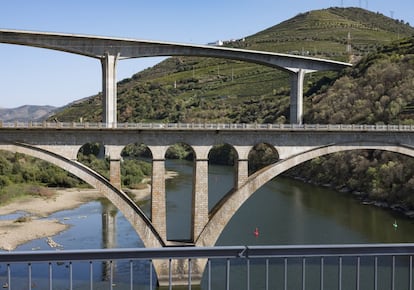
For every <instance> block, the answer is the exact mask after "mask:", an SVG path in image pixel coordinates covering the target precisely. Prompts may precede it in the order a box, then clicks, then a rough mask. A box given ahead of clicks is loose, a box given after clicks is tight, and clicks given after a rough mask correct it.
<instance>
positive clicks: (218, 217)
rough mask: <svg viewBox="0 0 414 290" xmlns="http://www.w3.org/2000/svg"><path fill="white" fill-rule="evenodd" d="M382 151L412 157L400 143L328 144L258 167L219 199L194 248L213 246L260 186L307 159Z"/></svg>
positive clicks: (413, 153)
mask: <svg viewBox="0 0 414 290" xmlns="http://www.w3.org/2000/svg"><path fill="white" fill-rule="evenodd" d="M361 149H371V150H382V151H389V152H394V153H400V154H404V155H407V156H410V157H414V148H413V147H409V146H404V145H401V144H391V143H385V142H371V141H366V142H352V143H351V142H350V143H341V144H332V145H327V146H322V147H318V148H315V149H311V150H308V151H305V152H302V153H299V154H297V155H294V156H291V157H289V158H286V159H283V160H279V161H278V162H276V163H274V164H271V165H269V166H267V167H265V168H262V169H260V170H258V171H257V172H255V173H254V174H252V175H251V176H249V178H248V179H247V181H246V182H245V183H244V184H243V185H242V186H241V187H240V188H239V189H237V190H233V191H231V192H229V193H228V194H227V195H226V196H225V197H224V198H223V200H221V201H220V202H219V204H217V206H216V207H215V208H214V209H213V210H212V211H211V212H210V219H209V222H208V223H207V224H206V226H205V228H204V230H203V232H202V233H201V234H200V236H199V239H198V240H197V242H196V245H197V246H212V245H214V244H215V243H216V241H217V239H218V238H219V236H220V234H221V233H222V231H223V230H224V228H225V226H226V225H227V223H228V222H229V221H230V219H231V218H232V217H233V215H234V214H235V213H236V212H237V210H238V209H239V208H240V207H241V206H242V205H243V203H244V202H245V201H246V200H247V199H249V197H251V196H252V195H253V194H254V193H255V192H256V191H257V190H258V189H259V188H260V187H262V186H263V185H265V184H266V183H268V182H269V181H270V180H272V179H273V178H275V177H276V176H278V175H280V174H281V173H283V172H285V171H287V170H288V169H290V168H292V167H295V166H297V165H299V164H302V163H304V162H306V161H308V160H311V159H314V158H317V157H320V156H323V155H328V154H332V153H336V152H341V151H350V150H361Z"/></svg>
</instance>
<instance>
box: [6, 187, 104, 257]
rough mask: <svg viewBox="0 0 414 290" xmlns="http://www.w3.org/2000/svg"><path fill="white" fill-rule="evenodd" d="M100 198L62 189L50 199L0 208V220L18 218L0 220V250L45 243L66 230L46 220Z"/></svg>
mask: <svg viewBox="0 0 414 290" xmlns="http://www.w3.org/2000/svg"><path fill="white" fill-rule="evenodd" d="M101 196H102V195H101V194H100V193H99V192H98V191H97V190H92V189H64V190H57V191H56V194H55V195H53V196H52V197H50V198H43V197H31V196H28V197H25V198H22V199H19V200H17V201H14V202H11V203H9V204H7V205H4V206H1V207H0V216H5V215H11V214H13V213H21V215H20V216H19V217H18V218H17V219H16V218H14V219H4V220H0V236H1V239H0V249H2V250H6V251H12V250H14V249H16V247H18V246H19V245H21V244H24V243H27V242H29V241H31V240H35V239H41V238H45V239H46V238H47V237H50V236H54V235H57V234H59V233H60V232H62V231H65V230H67V229H68V228H69V225H67V224H63V223H61V222H60V221H58V220H56V219H47V218H46V217H47V216H49V215H50V214H52V213H55V212H58V211H62V210H67V209H74V208H77V207H79V206H80V205H82V204H84V203H86V202H89V201H92V200H96V199H98V198H99V197H101ZM45 241H46V240H45Z"/></svg>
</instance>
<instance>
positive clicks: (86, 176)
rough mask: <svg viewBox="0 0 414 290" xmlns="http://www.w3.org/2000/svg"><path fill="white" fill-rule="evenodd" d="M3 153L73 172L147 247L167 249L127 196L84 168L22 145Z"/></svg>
mask: <svg viewBox="0 0 414 290" xmlns="http://www.w3.org/2000/svg"><path fill="white" fill-rule="evenodd" d="M0 150H5V151H9V152H13V153H22V154H26V155H29V156H32V157H35V158H39V159H42V160H44V161H47V162H50V163H52V164H54V165H56V166H58V167H60V168H62V169H64V170H66V171H68V172H71V173H72V174H73V175H75V176H77V177H79V178H80V179H82V180H83V181H85V182H87V183H88V184H90V185H91V186H92V187H94V188H96V189H98V190H99V191H100V192H101V193H102V194H103V196H105V197H106V198H107V199H108V200H110V201H111V202H112V203H113V204H114V205H115V206H116V207H117V208H118V209H119V210H120V211H121V212H122V213H123V214H124V216H125V217H126V219H127V220H128V221H129V222H130V223H131V225H132V227H133V228H134V229H135V231H136V232H137V234H138V235H139V237H140V238H141V240H142V241H143V243H144V245H145V247H162V246H164V242H163V241H162V239H161V238H160V236H159V234H158V233H157V231H156V230H155V229H154V227H153V226H152V223H151V222H150V221H149V220H148V219H147V217H146V216H145V214H144V213H143V212H142V211H141V209H140V208H139V207H138V206H137V205H136V204H135V203H134V202H133V201H132V200H131V199H130V198H129V197H128V196H127V195H126V194H125V193H123V192H122V191H121V190H118V189H117V188H115V187H114V186H113V185H112V184H111V183H110V182H109V181H108V180H107V179H105V178H104V177H102V176H101V175H99V174H98V173H96V172H94V171H93V170H91V169H89V168H88V167H86V166H84V165H83V164H81V163H79V162H77V161H73V160H69V159H67V158H65V157H62V156H59V155H57V154H55V153H52V152H49V151H47V150H44V149H41V148H38V147H35V146H31V145H27V144H22V143H14V144H1V145H0Z"/></svg>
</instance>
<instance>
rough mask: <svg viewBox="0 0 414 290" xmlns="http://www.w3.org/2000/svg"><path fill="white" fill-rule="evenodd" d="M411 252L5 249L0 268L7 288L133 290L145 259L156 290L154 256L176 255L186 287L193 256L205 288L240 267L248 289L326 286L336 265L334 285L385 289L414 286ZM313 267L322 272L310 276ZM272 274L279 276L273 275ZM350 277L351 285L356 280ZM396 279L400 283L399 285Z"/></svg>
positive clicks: (350, 247) (364, 248)
mask: <svg viewBox="0 0 414 290" xmlns="http://www.w3.org/2000/svg"><path fill="white" fill-rule="evenodd" d="M413 255H414V245H413V244H409V243H407V244H359V245H358V244H345V245H344V244H343V245H286V246H228V247H205V248H204V247H172V248H158V249H154V248H152V249H149V248H148V249H146V248H135V249H104V250H63V251H38V252H36V251H26V252H23V251H17V252H0V266H2V267H4V269H5V270H6V271H5V272H6V275H5V276H4V277H2V281H7V282H6V284H4V285H5V286H3V288H8V289H12V288H13V289H14V286H17V282H20V283H22V282H23V283H24V285H26V286H27V288H26V289H32V286H33V285H32V283H33V282H35V281H36V282H39V281H44V282H43V284H46V285H43V286H44V288H43V289H46V288H47V286H49V287H48V288H49V289H54V288H55V287H57V286H60V287H62V289H73V288H74V287H77V286H78V285H77V284H78V283H79V282H81V281H82V279H83V280H84V284H89V288H90V289H94V286H96V284H98V282H101V284H100V285H99V286H102V287H103V286H104V287H105V289H114V286H115V285H117V283H124V284H129V287H128V288H129V289H133V288H134V286H136V285H134V273H135V272H136V268H135V267H137V266H135V267H134V265H137V264H135V263H139V262H140V266H139V269H141V272H140V273H141V275H142V276H143V281H146V282H144V284H145V286H149V289H153V287H154V286H155V285H153V283H154V279H153V262H154V261H155V260H168V261H169V267H170V268H171V261H172V260H173V259H182V264H183V265H184V264H187V265H188V267H187V268H188V271H186V270H184V269H185V267H183V272H182V273H181V274H182V276H183V281H185V279H186V278H188V279H187V281H188V282H187V285H188V289H191V286H192V284H193V281H192V264H193V260H194V259H198V258H201V259H208V260H207V267H206V274H205V276H206V279H205V284H207V285H205V286H206V288H207V289H213V284H212V281H213V280H214V278H215V276H216V275H217V276H220V275H221V273H223V272H224V279H223V280H222V284H221V285H222V286H227V287H226V289H230V287H229V286H230V282H232V283H233V282H235V279H230V278H231V275H235V276H237V274H235V273H239V277H245V279H244V280H243V279H242V280H240V278H237V280H238V281H239V284H240V285H241V286H244V287H243V289H256V288H257V289H274V288H275V287H278V289H290V288H289V287H288V283H289V284H290V283H292V284H294V283H295V284H297V285H296V287H295V289H328V287H326V288H325V287H324V286H323V285H324V284H325V283H326V284H328V281H327V279H326V277H327V276H328V275H331V274H332V273H333V272H332V271H335V272H337V275H332V276H330V277H329V279H330V280H331V281H330V283H331V284H332V285H337V286H338V289H342V287H344V288H348V287H350V286H353V287H350V289H365V288H364V286H367V285H366V284H368V285H369V286H370V287H369V288H370V289H371V287H372V286H374V289H377V288H378V285H382V284H384V283H386V284H387V285H389V288H387V289H396V288H398V289H413ZM82 263H87V264H82ZM103 263H104V264H106V265H109V269H110V271H108V272H107V273H108V276H109V277H106V278H107V279H104V280H101V281H96V279H94V277H93V276H94V275H93V272H94V271H96V268H97V267H99V265H102V264H103ZM115 263H122V267H123V268H124V269H129V277H128V275H126V276H125V277H124V280H117V277H116V275H114V268H115ZM19 265H22V266H24V265H25V266H26V267H27V269H26V273H27V276H26V279H24V278H23V280H22V279H20V280H18V279H15V278H16V277H15V276H14V274H15V269H16V267H18V266H19ZM59 265H65V269H67V270H65V271H66V272H68V273H67V274H66V275H59V274H58V273H57V272H58V268H59ZM42 266H43V267H44V266H46V267H48V272H47V273H48V274H47V276H48V279H44V277H43V280H40V279H39V277H38V276H37V275H39V273H40V272H39V271H35V268H37V269H39V267H42ZM120 267H121V266H120ZM213 268H215V269H213ZM212 269H213V270H212ZM219 270H220V271H219ZM232 270H233V272H232ZM80 271H84V272H85V271H86V275H83V278H80V276H82V275H80ZM88 271H89V276H90V277H89V279H88V273H87V272H88ZM220 272H221V273H220ZM36 273H37V274H36ZM241 273H242V274H241ZM255 273H256V275H255ZM288 273H289V277H288V276H287V274H288ZM315 273H317V274H318V275H317V276H314V277H311V275H314V274H315ZM240 274H241V275H242V276H240ZM79 275H80V276H79ZM17 276H18V275H17ZM221 276H223V275H221ZM272 276H278V277H281V278H280V279H273V278H274V277H272ZM318 276H319V277H318ZM254 277H255V278H254ZM283 277H284V278H283ZM309 277H310V278H309ZM344 277H347V278H346V279H344ZM288 278H289V280H288ZM253 279H254V281H253ZM21 280H22V281H21ZM88 280H89V281H88ZM102 281H103V282H102ZM168 281H169V282H168V286H169V289H172V285H173V284H172V281H173V280H172V276H171V271H169V276H168ZM311 281H314V282H313V283H315V285H314V286H317V287H312V285H310V284H309V282H311ZM58 283H59V284H58ZM141 283H142V282H141ZM253 283H260V284H261V287H257V285H256V287H255V288H251V287H252V286H253ZM351 283H352V284H353V285H350V284H351ZM47 284H48V285H47ZM300 284H302V287H300ZM12 285H13V287H12ZM397 285H398V286H399V287H396V286H397ZM20 286H22V285H20ZM125 286H127V285H125ZM216 286H217V285H216ZM232 286H233V285H232ZM308 286H309V287H308ZM401 287H402V288H401ZM16 288H17V287H16ZM22 288H23V287H22ZM99 288H101V287H99ZM223 288H224V287H223ZM335 288H336V287H335ZM19 289H21V288H20V287H19ZM59 289H60V288H59ZM115 289H117V288H115ZM381 289H382V288H381Z"/></svg>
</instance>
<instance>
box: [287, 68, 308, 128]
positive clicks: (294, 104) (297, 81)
mask: <svg viewBox="0 0 414 290" xmlns="http://www.w3.org/2000/svg"><path fill="white" fill-rule="evenodd" d="M305 74H306V70H304V69H299V70H298V71H296V72H292V74H291V76H290V77H291V79H290V80H291V81H290V84H291V86H290V87H291V89H290V123H291V124H299V125H300V124H302V122H303V81H304V79H305Z"/></svg>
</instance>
